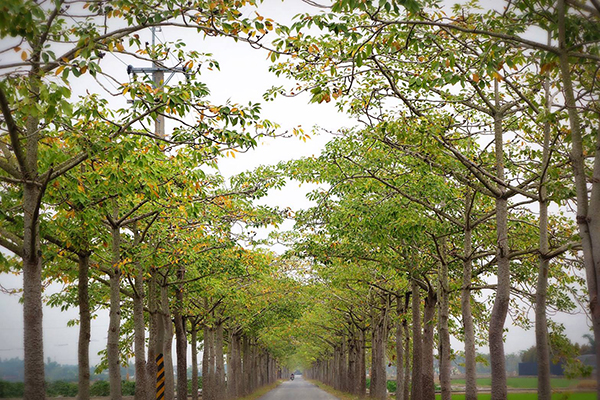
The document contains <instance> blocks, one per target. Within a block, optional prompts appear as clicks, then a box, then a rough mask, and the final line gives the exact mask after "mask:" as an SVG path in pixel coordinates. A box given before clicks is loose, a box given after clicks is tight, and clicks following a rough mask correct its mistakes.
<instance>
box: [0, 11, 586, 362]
mask: <svg viewBox="0 0 600 400" xmlns="http://www.w3.org/2000/svg"><path fill="white" fill-rule="evenodd" d="M307 10H309V7H308V6H307V5H305V4H304V3H302V2H301V0H286V1H285V3H282V2H281V1H279V0H266V2H265V4H264V6H263V7H261V14H262V15H264V16H266V17H271V18H273V19H274V20H276V21H285V20H289V19H290V18H291V17H292V16H293V15H296V14H297V13H299V12H304V11H307ZM175 32H176V31H164V32H159V33H158V37H159V39H161V40H168V41H173V40H176V39H178V37H176V36H175V35H176V34H177V33H175ZM147 35H148V38H150V35H149V33H148V34H147ZM185 40H186V42H187V44H188V46H189V47H192V48H197V49H198V50H200V51H202V52H212V53H214V57H215V58H216V59H217V60H218V61H219V62H220V65H221V71H220V72H213V73H210V74H206V75H205V79H206V83H207V84H208V86H209V88H210V89H211V92H212V98H213V99H214V102H215V103H216V104H218V103H219V102H223V101H225V100H227V99H231V100H232V101H234V102H238V103H241V104H246V103H247V102H248V101H253V102H261V103H263V117H264V118H267V119H270V120H272V121H274V122H277V123H279V124H280V125H281V126H282V129H287V130H291V129H292V128H293V127H297V126H298V125H301V126H302V127H303V128H305V130H307V131H309V130H310V128H311V127H312V126H314V125H319V126H321V127H323V128H327V129H328V130H332V131H335V130H337V129H338V128H340V127H342V126H349V125H352V124H353V122H352V121H350V120H348V118H347V117H345V116H344V115H341V114H339V113H338V112H337V111H336V109H335V107H334V106H333V104H331V103H330V104H325V103H323V104H319V105H316V104H312V105H309V104H308V97H307V96H300V97H297V98H285V97H278V98H277V101H275V102H270V103H265V102H264V101H263V99H262V94H263V93H264V92H265V90H267V89H268V88H270V87H271V86H273V85H280V84H285V83H286V82H284V81H279V82H278V81H276V78H275V76H273V75H271V74H269V73H268V71H267V69H268V66H269V62H268V61H267V60H266V56H267V55H266V53H265V52H264V51H257V50H254V49H251V48H249V47H248V46H247V45H246V44H243V43H237V44H236V43H234V42H233V41H231V40H228V39H216V38H208V39H207V40H206V41H203V40H202V39H201V37H200V36H199V35H197V36H194V35H191V34H190V33H186V37H185ZM121 58H122V57H121ZM121 61H122V62H121ZM121 61H119V60H116V59H114V58H113V57H112V56H110V55H109V56H107V57H106V58H105V60H104V61H103V63H106V64H107V65H104V68H114V69H115V70H116V71H117V74H122V75H121V78H122V80H123V81H126V80H127V74H126V71H125V68H126V64H129V63H131V64H132V65H134V66H136V67H142V66H145V65H140V63H139V62H137V61H130V60H126V59H124V58H122V59H121ZM119 71H122V72H119ZM287 83H288V84H289V82H287ZM167 131H168V125H167ZM311 137H312V139H311V140H309V141H307V142H306V143H305V142H303V141H300V140H298V139H297V138H290V139H276V140H265V141H263V143H262V144H261V146H259V148H258V149H256V150H255V151H252V152H249V153H247V154H238V155H237V156H236V158H235V159H233V158H229V159H225V160H222V161H220V162H219V165H220V168H221V171H222V173H223V174H225V175H232V174H235V173H238V172H242V171H245V170H248V169H253V168H255V167H257V166H259V165H261V164H274V163H276V162H278V161H280V160H284V159H292V158H299V157H302V156H310V155H312V154H315V155H317V154H318V153H319V152H320V149H321V148H322V147H323V145H324V144H325V143H326V142H327V140H328V139H329V138H328V137H326V136H313V135H312V134H311ZM305 192H306V189H305V188H299V187H298V185H297V184H292V185H288V187H286V189H285V190H283V191H280V192H276V193H273V195H271V196H270V197H269V199H268V202H269V203H270V204H273V205H278V206H282V207H286V206H289V207H292V208H293V209H298V208H301V207H306V206H307V205H308V204H309V203H308V202H307V201H306V200H305V199H304V193H305ZM0 284H2V286H4V287H5V288H16V287H21V286H22V279H21V277H20V276H13V275H7V274H3V275H0ZM50 290H52V291H56V290H60V287H59V286H53V287H51V288H50ZM76 317H77V310H76V309H73V310H70V311H68V312H60V310H57V309H51V308H49V307H46V309H45V311H44V346H45V354H46V357H47V358H50V359H52V360H53V361H56V362H58V363H62V364H76V363H77V328H76V327H75V328H68V327H67V326H66V325H67V321H68V320H70V319H73V318H76ZM532 318H533V314H532ZM559 320H560V321H561V322H564V323H565V324H566V326H567V333H568V335H569V337H570V338H571V339H572V340H574V341H580V342H583V341H582V339H581V337H582V335H583V334H585V333H588V332H589V328H588V325H587V320H586V318H585V316H584V315H583V314H579V315H576V316H561V317H560V318H559ZM0 321H2V324H0V358H2V359H6V358H12V357H21V358H22V356H23V344H22V338H23V316H22V306H21V305H20V304H19V302H18V297H17V296H11V295H7V294H5V293H0ZM107 329H108V317H107V312H103V313H101V314H100V315H99V316H98V318H97V319H96V320H94V321H93V322H92V342H91V352H90V353H91V361H92V363H96V362H98V361H99V357H98V356H96V353H97V352H98V351H99V350H101V349H103V348H104V347H105V345H106V331H107ZM534 344H535V339H534V332H533V330H530V331H523V330H521V329H519V328H515V327H512V326H509V333H508V335H507V340H506V352H507V353H512V352H518V351H521V350H524V349H527V348H529V347H530V346H532V345H534ZM454 346H455V348H456V349H457V350H460V344H459V343H457V342H456V341H455V343H454ZM482 351H484V352H487V349H482Z"/></svg>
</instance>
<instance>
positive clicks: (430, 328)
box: [421, 286, 437, 399]
mask: <svg viewBox="0 0 600 400" xmlns="http://www.w3.org/2000/svg"><path fill="white" fill-rule="evenodd" d="M436 304H437V293H436V292H435V289H433V288H432V287H431V286H430V287H429V289H428V293H427V297H426V298H425V308H424V312H423V366H422V371H423V377H422V381H421V382H422V385H423V399H435V382H434V379H435V376H434V372H433V347H434V345H433V332H434V328H435V323H434V318H435V306H436Z"/></svg>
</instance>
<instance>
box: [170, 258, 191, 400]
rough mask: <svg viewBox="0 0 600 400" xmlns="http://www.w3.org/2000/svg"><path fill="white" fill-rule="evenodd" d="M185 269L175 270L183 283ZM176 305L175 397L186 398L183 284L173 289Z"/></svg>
mask: <svg viewBox="0 0 600 400" xmlns="http://www.w3.org/2000/svg"><path fill="white" fill-rule="evenodd" d="M184 278H185V269H184V267H183V266H181V267H180V268H179V269H178V270H177V279H178V280H179V281H180V282H183V280H184ZM175 298H176V299H177V304H176V305H175V307H174V308H173V319H174V320H175V347H176V352H177V397H178V398H180V399H186V398H187V392H188V390H187V335H186V332H185V318H184V317H183V315H181V310H182V308H183V284H180V285H178V287H176V289H175Z"/></svg>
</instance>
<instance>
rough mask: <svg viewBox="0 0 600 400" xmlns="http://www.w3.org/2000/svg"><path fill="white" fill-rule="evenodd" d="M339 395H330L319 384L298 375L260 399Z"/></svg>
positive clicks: (329, 399) (328, 399)
mask: <svg viewBox="0 0 600 400" xmlns="http://www.w3.org/2000/svg"><path fill="white" fill-rule="evenodd" d="M337 399H338V398H337V397H334V396H332V395H330V394H329V393H327V392H325V391H324V390H321V389H319V388H318V387H317V386H315V385H313V384H312V383H310V382H307V381H305V380H304V379H302V377H301V376H298V377H296V379H295V380H293V381H287V382H283V383H282V384H281V385H279V386H277V387H276V388H275V389H273V390H271V391H270V392H269V393H267V394H265V395H264V396H262V397H261V398H260V399H259V400H337Z"/></svg>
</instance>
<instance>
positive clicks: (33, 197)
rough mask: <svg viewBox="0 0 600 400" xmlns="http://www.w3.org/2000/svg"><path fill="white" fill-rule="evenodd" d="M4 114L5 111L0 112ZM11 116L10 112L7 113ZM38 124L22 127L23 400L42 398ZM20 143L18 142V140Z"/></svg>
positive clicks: (34, 87) (34, 86) (34, 84)
mask: <svg viewBox="0 0 600 400" xmlns="http://www.w3.org/2000/svg"><path fill="white" fill-rule="evenodd" d="M37 65H38V64H35V65H34V66H33V68H32V70H31V73H30V83H31V89H30V90H31V93H32V95H33V97H34V98H33V99H31V101H33V102H35V101H36V100H35V97H37V96H38V94H39V83H38V76H37V74H38V73H39V68H38V67H37ZM3 113H4V110H3ZM9 113H10V112H9ZM38 125H39V120H38V118H35V117H33V116H29V117H27V122H26V126H25V136H26V144H25V165H22V166H21V167H22V169H23V178H24V182H25V183H24V184H23V349H24V364H25V371H24V372H25V375H24V378H25V385H24V386H25V391H24V396H23V398H24V399H26V400H43V399H44V398H45V393H46V390H45V381H44V335H43V330H42V329H43V327H42V322H43V312H42V257H41V250H40V237H39V219H38V217H39V208H40V204H39V203H40V201H41V199H42V195H43V190H42V187H41V186H40V185H39V183H38V182H36V181H35V180H36V179H37V175H38V165H37V164H38V141H39V139H40V133H39V129H38V128H39V127H38ZM17 140H18V141H20V138H19V139H17Z"/></svg>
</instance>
